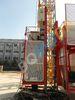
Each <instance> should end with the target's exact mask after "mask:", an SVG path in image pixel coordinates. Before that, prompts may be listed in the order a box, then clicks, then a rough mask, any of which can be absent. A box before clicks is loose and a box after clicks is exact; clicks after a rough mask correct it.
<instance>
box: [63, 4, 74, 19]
mask: <svg viewBox="0 0 75 100" xmlns="http://www.w3.org/2000/svg"><path fill="white" fill-rule="evenodd" d="M65 7H66V9H65V18H66V21H75V4H66V6H65Z"/></svg>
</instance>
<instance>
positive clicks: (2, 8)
mask: <svg viewBox="0 0 75 100" xmlns="http://www.w3.org/2000/svg"><path fill="white" fill-rule="evenodd" d="M65 3H75V0H56V19H57V20H58V21H59V25H60V24H61V23H62V22H63V21H64V20H65V10H64V9H65V7H64V4H65ZM36 22H37V0H0V39H24V33H25V27H26V26H35V25H36Z"/></svg>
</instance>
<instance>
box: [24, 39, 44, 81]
mask: <svg viewBox="0 0 75 100" xmlns="http://www.w3.org/2000/svg"><path fill="white" fill-rule="evenodd" d="M25 49H26V52H25V53H26V54H25V59H26V60H25V62H26V65H25V81H28V82H30V81H31V82H41V81H43V76H44V71H43V69H44V68H43V67H44V42H43V41H27V43H26V48H25Z"/></svg>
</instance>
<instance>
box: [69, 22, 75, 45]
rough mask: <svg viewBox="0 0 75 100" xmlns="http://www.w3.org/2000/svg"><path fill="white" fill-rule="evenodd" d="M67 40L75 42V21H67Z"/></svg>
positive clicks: (70, 42)
mask: <svg viewBox="0 0 75 100" xmlns="http://www.w3.org/2000/svg"><path fill="white" fill-rule="evenodd" d="M67 42H68V44H75V22H67Z"/></svg>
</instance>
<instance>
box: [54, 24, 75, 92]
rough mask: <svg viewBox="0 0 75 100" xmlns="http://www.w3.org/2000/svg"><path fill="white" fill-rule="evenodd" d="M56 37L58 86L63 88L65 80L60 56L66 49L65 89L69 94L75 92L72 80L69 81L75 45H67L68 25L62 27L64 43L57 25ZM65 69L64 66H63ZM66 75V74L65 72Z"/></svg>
mask: <svg viewBox="0 0 75 100" xmlns="http://www.w3.org/2000/svg"><path fill="white" fill-rule="evenodd" d="M55 26H56V27H55V35H56V38H57V44H56V48H55V49H56V66H57V83H58V86H59V85H60V86H63V84H62V81H63V80H64V79H62V77H61V68H62V67H61V65H60V64H59V60H60V58H59V55H60V50H61V49H64V55H65V56H64V57H65V67H66V69H65V70H66V77H64V78H65V79H66V82H65V87H64V88H65V89H66V91H67V93H70V92H75V87H71V86H70V83H69V82H70V79H69V73H70V71H71V68H70V67H71V66H70V54H75V44H74V45H69V44H67V25H63V27H62V33H63V41H61V40H60V39H59V32H58V30H59V28H58V27H57V24H56V25H55ZM63 67H64V66H63ZM63 73H64V72H63Z"/></svg>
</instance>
